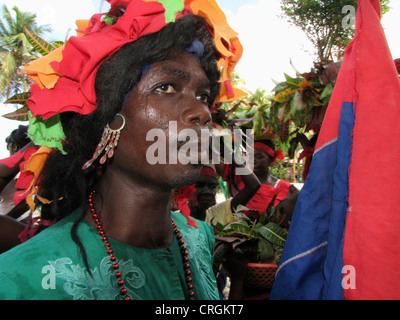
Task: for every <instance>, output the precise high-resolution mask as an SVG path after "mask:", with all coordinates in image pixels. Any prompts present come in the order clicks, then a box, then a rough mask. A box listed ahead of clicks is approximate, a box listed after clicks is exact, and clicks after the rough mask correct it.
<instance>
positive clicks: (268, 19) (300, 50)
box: [0, 0, 400, 158]
mask: <svg viewBox="0 0 400 320" xmlns="http://www.w3.org/2000/svg"><path fill="white" fill-rule="evenodd" d="M102 2H105V1H102V0H68V1H55V0H2V1H1V0H0V5H1V7H2V6H3V4H5V5H7V7H8V8H9V9H11V8H12V7H13V6H14V5H16V6H17V7H18V8H19V9H20V10H22V11H30V12H33V13H36V14H37V21H38V23H39V24H49V25H51V26H52V28H53V32H52V33H51V34H50V35H47V36H46V40H49V41H51V40H65V38H66V37H67V36H68V35H74V31H73V30H74V28H75V20H76V19H88V18H90V17H91V16H92V15H93V14H94V13H97V12H100V8H101V7H102V6H103V7H102V8H103V10H102V11H103V12H104V11H106V9H107V6H108V4H107V3H106V2H105V4H103V5H102ZM217 2H218V4H219V5H220V7H221V8H222V10H223V11H224V12H225V14H226V17H227V20H228V22H229V24H230V25H231V27H232V28H233V29H234V30H235V31H236V32H238V34H239V35H238V36H239V39H240V41H241V43H242V45H243V55H242V58H241V60H240V61H239V63H238V65H237V66H236V71H237V72H238V74H239V76H240V77H241V78H242V79H243V80H244V81H245V82H246V88H247V89H249V90H250V91H252V92H254V91H255V90H256V89H257V88H260V89H262V90H266V91H267V92H270V91H271V90H272V89H273V88H274V86H275V84H274V82H273V80H276V81H283V80H284V73H287V74H289V75H293V76H294V75H295V70H294V69H293V67H292V66H291V61H292V64H293V65H294V67H295V68H296V69H297V70H299V71H300V72H308V71H310V69H311V68H312V66H313V61H314V57H313V55H312V54H311V52H312V50H313V49H312V46H311V44H310V42H309V40H308V39H307V38H306V36H305V34H304V33H303V32H302V31H301V30H300V29H298V28H296V27H294V26H292V25H290V24H289V23H288V22H287V21H286V20H285V19H284V18H282V17H281V15H282V13H281V10H280V0H217ZM390 6H391V7H392V10H391V11H390V12H389V13H387V14H386V15H384V17H383V19H382V25H383V27H384V30H385V34H386V37H387V40H388V44H389V48H390V50H391V52H392V56H393V58H394V59H395V58H400V40H399V39H400V37H399V34H398V33H399V30H400V19H399V18H400V1H399V0H391V4H390ZM2 109H3V110H2V111H0V115H4V114H6V113H9V112H12V111H13V110H14V108H13V107H11V106H9V105H7V106H2ZM19 124H21V122H19V121H14V120H8V119H5V118H3V117H0V158H4V157H6V156H8V152H7V150H6V146H5V143H4V140H5V138H6V137H7V136H8V134H9V133H10V132H11V130H12V129H14V128H16V127H18V125H19ZM22 124H26V123H22Z"/></svg>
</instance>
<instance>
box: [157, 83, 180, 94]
mask: <svg viewBox="0 0 400 320" xmlns="http://www.w3.org/2000/svg"><path fill="white" fill-rule="evenodd" d="M156 91H157V92H160V93H174V92H176V91H175V88H174V87H173V86H172V85H170V84H162V85H160V86H158V87H157V88H156Z"/></svg>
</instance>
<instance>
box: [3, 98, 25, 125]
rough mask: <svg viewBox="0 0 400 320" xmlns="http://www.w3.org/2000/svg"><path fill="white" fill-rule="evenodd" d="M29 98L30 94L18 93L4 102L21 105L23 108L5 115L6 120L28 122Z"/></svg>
mask: <svg viewBox="0 0 400 320" xmlns="http://www.w3.org/2000/svg"><path fill="white" fill-rule="evenodd" d="M28 98H29V92H24V93H18V94H16V95H14V96H12V97H11V98H9V99H7V100H6V101H4V103H9V104H20V105H22V108H20V109H18V110H17V111H14V112H11V113H8V114H5V115H3V117H4V118H7V119H11V120H18V121H28V119H29V118H28V111H29V110H28V105H27V100H28Z"/></svg>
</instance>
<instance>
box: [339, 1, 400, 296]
mask: <svg viewBox="0 0 400 320" xmlns="http://www.w3.org/2000/svg"><path fill="white" fill-rule="evenodd" d="M346 50H352V51H353V52H352V56H353V57H354V60H353V63H354V71H355V72H354V77H355V79H354V82H355V96H354V102H355V107H354V110H355V125H354V130H353V147H352V158H351V164H350V168H349V207H348V214H347V220H346V229H345V237H344V249H343V266H344V267H346V266H350V267H351V268H352V269H351V270H352V271H351V272H349V273H348V274H346V273H345V274H344V278H343V283H345V282H346V281H345V280H349V281H353V282H354V284H355V288H354V287H352V286H349V287H346V288H344V289H345V290H344V297H345V298H346V299H400V267H399V263H400V245H399V243H400V230H399V228H400V203H399V202H400V185H399V183H400V142H399V139H398V135H399V133H400V82H399V76H398V73H397V70H396V66H395V63H394V61H393V58H392V56H391V53H390V50H389V48H388V45H387V41H386V38H385V35H384V31H383V29H382V26H381V23H380V3H379V0H359V1H358V11H357V17H356V35H355V38H354V39H353V42H352V44H351V45H350V46H349V47H348V48H347V49H346ZM349 270H350V269H349ZM351 277H353V279H351Z"/></svg>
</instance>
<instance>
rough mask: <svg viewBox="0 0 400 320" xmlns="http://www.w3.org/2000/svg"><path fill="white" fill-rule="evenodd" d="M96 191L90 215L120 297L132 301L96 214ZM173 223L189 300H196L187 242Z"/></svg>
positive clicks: (91, 203)
mask: <svg viewBox="0 0 400 320" xmlns="http://www.w3.org/2000/svg"><path fill="white" fill-rule="evenodd" d="M95 192H96V191H92V192H91V193H90V195H89V199H88V201H89V209H90V213H91V214H92V218H93V221H94V223H95V224H96V229H97V230H98V232H99V234H100V236H101V240H103V242H104V246H105V247H106V249H107V254H108V255H109V256H110V260H111V262H112V263H113V265H112V267H113V269H114V270H115V274H114V275H115V278H116V279H117V280H118V286H119V287H120V288H121V289H120V295H121V298H122V299H123V300H130V298H129V296H128V294H127V293H128V290H127V289H126V288H125V283H124V280H123V279H122V273H121V272H120V271H119V264H118V263H117V258H116V257H115V255H114V251H113V249H111V244H110V242H108V238H107V236H106V233H105V231H104V229H103V226H102V224H101V222H100V218H99V216H98V215H97V213H96V210H95V208H94V204H93V195H94V194H95ZM171 221H172V227H173V228H174V233H175V236H176V239H177V240H178V243H179V246H180V249H181V254H182V259H183V267H184V270H185V278H186V285H187V288H188V290H189V299H190V300H194V295H195V294H194V291H193V283H192V282H193V279H192V277H191V274H192V272H191V271H190V264H189V258H188V255H189V253H188V251H187V247H186V246H185V241H184V240H183V239H182V238H183V237H182V234H181V233H180V230H179V229H177V225H176V223H174V219H171Z"/></svg>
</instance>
